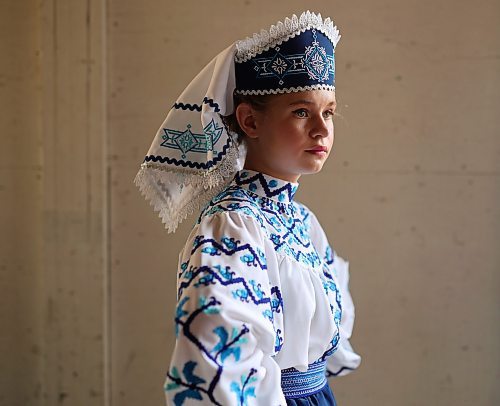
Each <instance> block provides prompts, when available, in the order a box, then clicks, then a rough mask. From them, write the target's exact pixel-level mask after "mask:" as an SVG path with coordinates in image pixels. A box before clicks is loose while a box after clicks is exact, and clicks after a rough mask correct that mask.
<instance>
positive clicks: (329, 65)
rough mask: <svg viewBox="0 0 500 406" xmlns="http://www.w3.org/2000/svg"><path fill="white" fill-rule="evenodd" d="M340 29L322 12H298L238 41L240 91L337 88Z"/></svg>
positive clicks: (292, 90)
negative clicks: (337, 53)
mask: <svg viewBox="0 0 500 406" xmlns="http://www.w3.org/2000/svg"><path fill="white" fill-rule="evenodd" d="M339 40H340V35H339V31H338V30H337V27H336V26H334V25H333V22H332V21H331V20H330V19H329V18H327V19H326V20H324V21H323V20H322V18H321V14H318V15H316V14H314V13H311V12H309V11H307V12H305V13H302V15H301V16H300V17H297V16H296V15H294V16H293V17H292V18H287V19H285V22H284V23H282V22H279V23H278V24H277V25H273V26H272V27H271V28H270V29H269V31H261V33H260V34H255V35H254V36H253V37H252V38H250V37H249V38H246V39H245V40H242V41H238V42H237V43H236V47H237V49H238V52H237V54H236V56H235V72H236V89H235V93H237V94H244V95H245V94H269V93H273V94H276V93H289V92H298V91H305V90H314V89H328V90H335V47H336V45H337V43H338V41H339Z"/></svg>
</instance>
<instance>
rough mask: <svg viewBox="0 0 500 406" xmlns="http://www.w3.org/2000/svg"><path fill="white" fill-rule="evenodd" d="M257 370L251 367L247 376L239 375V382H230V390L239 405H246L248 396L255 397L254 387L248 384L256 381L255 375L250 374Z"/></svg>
mask: <svg viewBox="0 0 500 406" xmlns="http://www.w3.org/2000/svg"><path fill="white" fill-rule="evenodd" d="M256 372H257V370H256V369H254V368H252V369H251V370H250V372H249V374H248V375H247V376H245V375H242V376H241V384H240V383H239V382H236V381H233V382H231V392H234V393H235V394H236V402H237V403H236V404H237V405H239V406H247V405H248V398H249V397H253V398H256V397H257V396H256V394H255V387H254V386H250V384H252V383H254V382H256V381H257V377H255V376H252V375H254V374H255V373H256Z"/></svg>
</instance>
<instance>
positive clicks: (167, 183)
mask: <svg viewBox="0 0 500 406" xmlns="http://www.w3.org/2000/svg"><path fill="white" fill-rule="evenodd" d="M240 155H241V152H239V149H238V148H237V147H236V144H233V145H232V146H231V147H230V148H229V150H228V153H227V155H226V156H225V157H224V159H223V160H222V161H221V162H220V163H219V164H218V165H217V166H215V167H212V168H210V169H208V170H205V171H204V170H191V171H189V170H187V169H181V168H177V167H172V166H165V165H161V164H158V163H154V162H144V163H143V164H141V167H140V169H139V172H137V175H136V176H135V178H134V183H135V185H136V186H137V187H138V188H139V190H140V191H141V194H142V195H143V196H144V197H145V199H146V200H147V201H149V202H150V204H151V206H153V209H154V211H158V212H159V213H158V216H159V217H160V218H161V220H162V222H163V223H164V224H165V228H166V229H167V231H168V232H169V233H171V232H174V231H175V230H176V229H177V227H178V225H179V223H181V222H182V221H183V220H184V219H186V218H187V217H188V216H189V215H191V214H193V213H195V212H199V211H200V210H201V209H202V208H203V207H204V206H205V205H206V204H208V202H209V201H210V200H211V199H212V198H213V197H214V196H216V195H217V194H218V193H219V192H220V191H222V189H223V188H224V187H225V186H226V185H227V184H228V183H229V182H230V181H231V180H232V178H233V177H234V174H235V173H236V172H237V171H238V170H239V169H241V166H242V165H241V161H240V157H241V156H240ZM187 192H190V193H187Z"/></svg>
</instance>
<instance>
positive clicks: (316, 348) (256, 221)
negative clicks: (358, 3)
mask: <svg viewBox="0 0 500 406" xmlns="http://www.w3.org/2000/svg"><path fill="white" fill-rule="evenodd" d="M239 173H241V174H242V175H241V178H242V179H243V180H244V179H249V181H250V180H252V179H255V180H254V181H252V182H250V183H247V184H241V182H236V183H235V181H233V182H232V183H231V185H230V186H229V187H228V189H226V190H225V191H224V192H223V193H221V194H220V195H219V196H218V197H216V198H215V199H214V200H213V201H212V203H211V204H210V205H209V206H208V207H207V208H205V210H204V211H203V212H202V214H201V216H200V220H199V222H198V223H197V224H196V225H195V227H194V228H193V229H192V231H191V233H190V236H189V238H188V240H187V242H186V245H185V247H184V249H183V251H182V252H181V254H180V256H179V270H178V289H179V290H178V303H179V305H178V308H177V312H176V314H177V328H178V330H177V332H178V336H177V340H176V346H175V350H174V353H173V355H172V360H171V365H170V368H169V375H170V376H169V377H167V379H166V381H165V389H166V392H165V393H166V399H167V404H168V405H174V404H175V405H176V404H183V405H199V404H222V405H233V404H239V403H238V402H239V399H238V398H237V397H236V396H237V393H238V386H240V389H241V392H240V393H246V396H245V398H244V401H245V403H244V404H248V405H266V406H268V405H285V404H286V401H285V399H284V397H283V393H282V391H281V387H280V379H281V372H280V371H281V369H286V368H290V367H295V368H296V369H298V370H300V371H305V370H307V366H308V365H309V364H312V363H313V362H315V361H317V360H318V359H319V358H320V357H322V356H323V354H324V353H325V352H326V351H327V350H328V349H329V348H331V340H332V337H334V336H335V335H336V334H338V333H340V341H339V343H338V346H337V349H336V351H335V352H334V353H333V355H330V356H329V357H328V358H327V362H328V364H327V366H328V369H329V372H330V373H331V374H334V375H345V374H347V373H349V372H350V371H351V370H352V369H355V368H357V367H358V365H359V364H360V361H361V357H360V356H359V355H358V354H356V353H355V352H354V350H353V348H352V346H351V345H350V343H349V338H350V336H351V333H352V329H353V321H354V305H353V301H352V298H351V296H350V293H349V289H348V280H349V270H348V262H347V261H345V260H344V259H343V258H341V257H340V256H338V255H337V253H336V252H335V251H334V250H333V249H332V248H331V246H330V245H329V243H328V240H327V238H326V235H325V233H324V231H323V229H322V227H321V225H320V224H319V222H318V220H317V218H316V216H315V215H314V214H313V213H312V212H311V211H310V210H309V209H308V208H307V207H305V206H304V205H302V204H300V203H298V202H296V201H289V200H288V198H287V196H286V195H285V194H284V192H280V191H282V190H285V191H286V190H288V191H289V192H290V191H291V192H290V193H289V196H291V197H293V194H294V193H295V190H296V188H297V184H290V183H287V182H285V181H283V180H280V179H275V178H272V177H270V176H268V175H263V174H259V173H257V172H254V171H249V170H244V171H240V172H239ZM238 183H240V184H238ZM287 188H288V189H287ZM273 191H276V192H280V193H279V194H274V195H273ZM310 242H311V243H312V244H309V243H310ZM330 254H331V255H330ZM329 259H330V261H329ZM331 259H333V262H332V265H328V264H327V262H331ZM238 281H239V282H238ZM273 289H274V294H273ZM276 289H277V290H278V291H279V292H280V294H281V297H282V299H283V303H282V306H281V307H280V306H279V305H278V306H276V302H274V303H275V305H274V306H273V305H271V304H270V303H265V299H267V300H268V302H269V299H271V301H272V300H276V298H277V295H276V294H275V293H276ZM337 293H340V295H341V304H342V318H341V322H340V326H339V325H338V321H337V322H336V319H335V317H336V315H337V314H339V313H338V312H339V311H340V309H339V308H338V303H337V300H338V299H339V298H338V296H337ZM252 296H253V298H252ZM210 298H213V300H216V301H218V302H219V303H218V304H217V305H214V306H211V307H209V308H208V309H207V310H206V311H203V312H200V310H199V309H200V307H201V305H202V304H206V303H208V302H209V300H210ZM259 302H260V303H259ZM270 309H272V317H269V316H270V314H271V313H270ZM189 320H191V321H189ZM245 328H246V329H248V331H247V332H246V333H245V334H243V335H242V336H241V341H240V342H238V341H237V342H236V345H234V346H232V347H228V348H226V352H227V353H226V356H225V357H224V358H221V357H220V356H221V354H219V355H218V356H217V350H220V348H218V347H217V345H218V343H221V342H223V343H229V342H231V338H234V336H235V335H237V334H238V333H240V332H242V331H245ZM222 330H224V331H225V334H227V335H228V337H227V340H226V341H224V340H221V335H220V334H219V333H221V332H222ZM216 331H219V333H217V332H216ZM223 335H224V334H223ZM280 337H281V340H282V345H277V344H279V340H280ZM279 347H281V348H279ZM277 348H279V349H277ZM222 356H224V354H222ZM211 357H212V358H211ZM214 360H215V361H214ZM193 365H194V368H191V369H190V367H192V366H193ZM186 366H188V371H187V372H188V373H187V374H184V376H183V374H182V371H183V370H185V369H186ZM189 366H190V367H189ZM219 367H220V368H221V371H222V373H221V375H220V378H219V379H215V381H216V382H215V385H214V386H213V391H212V392H210V390H209V389H210V385H209V383H212V382H213V380H212V378H213V377H214V376H215V375H216V374H217V370H218V368H219ZM252 368H254V369H255V373H254V374H252V373H251V371H252ZM189 371H191V372H192V373H191V372H189ZM189 375H194V376H195V378H193V379H191V378H192V376H191V378H190V377H189ZM249 375H250V376H251V380H250V384H248V385H247V387H246V389H245V388H243V389H245V390H243V389H242V387H243V382H245V381H246V379H247V378H248V377H249ZM172 376H174V377H177V382H175V380H174V379H172ZM196 377H197V378H196ZM200 378H201V379H202V380H203V381H205V382H203V383H199V380H198V379H200ZM193 380H194V381H195V382H198V383H197V389H196V390H194V391H193V392H192V393H190V395H192V396H194V397H192V398H191V397H186V398H183V402H184V403H179V402H180V400H179V396H180V397H181V398H182V397H183V396H185V395H186V393H187V391H188V390H189V389H187V385H188V384H189V382H192V381H193ZM181 381H182V382H184V384H182V383H181ZM179 393H180V395H179ZM208 393H210V394H211V396H212V397H210V396H208ZM176 396H178V398H176ZM200 401H201V403H200ZM203 402H205V403H203ZM216 402H218V403H216Z"/></svg>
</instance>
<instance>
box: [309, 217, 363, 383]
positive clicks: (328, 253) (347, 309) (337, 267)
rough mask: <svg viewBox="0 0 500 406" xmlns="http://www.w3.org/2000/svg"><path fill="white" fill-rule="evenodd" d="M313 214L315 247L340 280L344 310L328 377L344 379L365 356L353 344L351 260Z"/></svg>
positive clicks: (312, 226) (312, 233)
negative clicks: (342, 252)
mask: <svg viewBox="0 0 500 406" xmlns="http://www.w3.org/2000/svg"><path fill="white" fill-rule="evenodd" d="M310 215H311V238H312V241H313V244H314V246H315V247H316V250H317V251H318V253H319V254H320V255H322V257H323V260H324V262H325V264H326V265H327V267H328V269H329V270H330V273H331V274H333V276H334V278H335V280H336V283H337V285H338V286H337V287H338V289H339V291H340V302H341V309H342V316H341V319H340V340H339V345H338V348H337V350H336V351H335V352H334V353H333V354H332V355H330V356H329V357H328V358H327V376H328V377H332V376H343V375H347V374H349V373H350V372H352V371H353V370H355V369H356V368H358V367H359V365H360V364H361V356H360V355H359V354H357V353H356V352H355V351H354V349H353V347H352V345H351V343H350V341H349V339H350V338H351V335H352V331H353V327H354V316H355V309H354V302H353V300H352V296H351V293H350V291H349V261H347V260H345V259H344V258H342V257H341V256H339V255H337V252H336V251H335V250H334V249H333V248H332V247H331V245H330V244H329V242H328V238H327V236H326V234H325V232H324V230H323V228H322V227H321V225H320V223H319V221H318V219H317V218H316V216H315V215H314V213H312V212H310Z"/></svg>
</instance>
